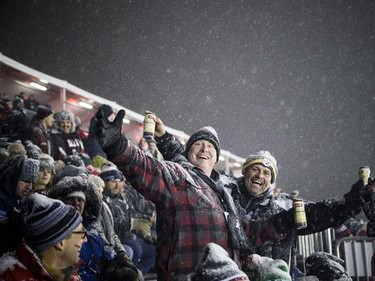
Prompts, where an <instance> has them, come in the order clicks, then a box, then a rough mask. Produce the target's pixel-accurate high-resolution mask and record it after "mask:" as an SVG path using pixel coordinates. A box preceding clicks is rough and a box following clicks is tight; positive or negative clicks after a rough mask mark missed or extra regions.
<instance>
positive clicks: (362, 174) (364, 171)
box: [358, 166, 371, 185]
mask: <svg viewBox="0 0 375 281" xmlns="http://www.w3.org/2000/svg"><path fill="white" fill-rule="evenodd" d="M370 172H371V170H370V168H369V167H368V166H362V167H360V168H359V170H358V176H359V179H360V180H362V181H363V184H364V185H367V184H368V178H369V177H370Z"/></svg>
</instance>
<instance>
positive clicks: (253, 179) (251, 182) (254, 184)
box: [244, 164, 272, 195]
mask: <svg viewBox="0 0 375 281" xmlns="http://www.w3.org/2000/svg"><path fill="white" fill-rule="evenodd" d="M244 177H245V184H246V189H247V191H248V192H249V193H250V194H252V195H260V194H262V193H263V192H265V191H266V190H268V189H269V188H270V187H271V179H272V173H271V170H270V169H269V168H266V167H264V166H263V165H261V164H254V165H252V166H250V167H249V168H248V169H247V170H246V172H245V173H244Z"/></svg>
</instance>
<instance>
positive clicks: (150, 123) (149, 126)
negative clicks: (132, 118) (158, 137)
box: [143, 111, 155, 136]
mask: <svg viewBox="0 0 375 281" xmlns="http://www.w3.org/2000/svg"><path fill="white" fill-rule="evenodd" d="M154 118H155V115H154V114H153V113H152V112H150V111H148V112H147V113H146V114H145V119H144V121H143V135H144V136H154V133H155V120H154Z"/></svg>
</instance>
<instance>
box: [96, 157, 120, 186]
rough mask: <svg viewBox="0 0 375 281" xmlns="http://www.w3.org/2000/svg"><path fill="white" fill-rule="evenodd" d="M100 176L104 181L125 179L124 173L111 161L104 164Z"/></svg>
mask: <svg viewBox="0 0 375 281" xmlns="http://www.w3.org/2000/svg"><path fill="white" fill-rule="evenodd" d="M99 176H100V177H101V178H102V180H103V181H104V182H107V181H113V180H117V179H118V180H123V179H124V175H123V174H122V173H121V172H120V171H119V170H118V168H117V166H116V165H115V164H113V163H112V162H110V161H107V162H106V163H104V164H103V166H102V171H101V173H100V175H99Z"/></svg>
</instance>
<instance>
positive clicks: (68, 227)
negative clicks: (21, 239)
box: [25, 193, 82, 252]
mask: <svg viewBox="0 0 375 281" xmlns="http://www.w3.org/2000/svg"><path fill="white" fill-rule="evenodd" d="M25 208H26V237H25V241H26V243H27V244H28V245H29V246H30V247H31V248H32V249H33V250H34V251H36V252H41V251H44V250H47V249H49V248H51V247H53V246H54V245H56V244H57V243H59V242H60V241H62V240H64V239H65V238H67V237H69V236H70V235H71V233H72V232H73V231H74V230H75V229H76V228H77V227H78V226H79V224H80V223H81V222H82V217H81V215H80V214H79V213H78V211H77V210H76V209H74V207H72V206H68V205H65V204H64V203H63V202H61V201H60V200H55V199H51V198H48V197H46V196H44V195H41V194H39V193H33V194H31V195H29V196H28V197H27V198H26V201H25Z"/></svg>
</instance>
